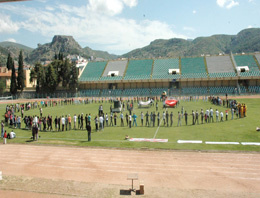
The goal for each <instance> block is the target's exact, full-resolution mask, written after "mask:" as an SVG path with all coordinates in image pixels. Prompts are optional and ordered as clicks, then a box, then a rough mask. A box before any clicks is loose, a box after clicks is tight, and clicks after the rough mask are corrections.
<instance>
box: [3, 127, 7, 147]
mask: <svg viewBox="0 0 260 198" xmlns="http://www.w3.org/2000/svg"><path fill="white" fill-rule="evenodd" d="M6 138H7V133H6V130H5V133H4V137H3V140H4V144H6Z"/></svg>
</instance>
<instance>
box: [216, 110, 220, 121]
mask: <svg viewBox="0 0 260 198" xmlns="http://www.w3.org/2000/svg"><path fill="white" fill-rule="evenodd" d="M218 116H219V111H218V110H217V109H216V122H218Z"/></svg>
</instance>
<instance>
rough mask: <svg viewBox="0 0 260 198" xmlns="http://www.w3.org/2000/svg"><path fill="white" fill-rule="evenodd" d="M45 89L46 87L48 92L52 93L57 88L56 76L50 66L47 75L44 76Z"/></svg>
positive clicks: (50, 65)
mask: <svg viewBox="0 0 260 198" xmlns="http://www.w3.org/2000/svg"><path fill="white" fill-rule="evenodd" d="M46 82H47V83H46V87H48V91H50V92H54V91H55V90H56V87H57V75H56V73H55V70H54V68H53V66H52V64H49V65H48V69H47V74H46Z"/></svg>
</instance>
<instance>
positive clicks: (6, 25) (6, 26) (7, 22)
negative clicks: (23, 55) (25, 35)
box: [0, 13, 19, 33]
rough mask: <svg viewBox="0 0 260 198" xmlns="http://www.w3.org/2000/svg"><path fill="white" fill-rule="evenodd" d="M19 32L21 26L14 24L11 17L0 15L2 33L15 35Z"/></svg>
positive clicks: (0, 30)
mask: <svg viewBox="0 0 260 198" xmlns="http://www.w3.org/2000/svg"><path fill="white" fill-rule="evenodd" d="M18 30H19V25H18V24H17V23H14V22H13V21H12V20H11V19H10V16H8V15H4V14H1V13H0V33H15V32H17V31H18Z"/></svg>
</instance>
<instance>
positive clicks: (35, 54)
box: [25, 35, 87, 63]
mask: <svg viewBox="0 0 260 198" xmlns="http://www.w3.org/2000/svg"><path fill="white" fill-rule="evenodd" d="M59 52H61V53H63V54H64V55H65V56H67V55H68V54H71V55H74V54H75V55H81V56H84V57H86V56H87V55H86V54H85V53H84V51H83V49H82V48H81V47H80V45H79V44H78V43H77V42H76V41H75V40H74V38H73V37H72V36H61V35H56V36H54V37H53V39H52V42H51V43H46V44H43V45H41V44H38V47H37V48H36V49H34V50H33V51H32V53H31V54H30V55H29V56H28V57H27V58H26V59H25V60H26V61H27V62H29V63H35V62H37V61H47V60H52V59H53V58H54V56H55V53H56V54H58V53H59Z"/></svg>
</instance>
